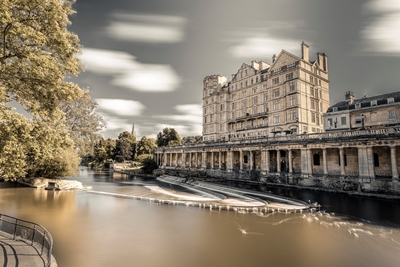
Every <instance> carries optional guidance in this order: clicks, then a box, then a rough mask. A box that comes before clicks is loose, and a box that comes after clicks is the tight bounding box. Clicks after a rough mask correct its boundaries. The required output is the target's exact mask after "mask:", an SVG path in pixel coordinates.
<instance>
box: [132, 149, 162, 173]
mask: <svg viewBox="0 0 400 267" xmlns="http://www.w3.org/2000/svg"><path fill="white" fill-rule="evenodd" d="M137 160H138V161H139V162H140V163H142V165H143V167H142V168H141V169H142V171H143V172H144V173H147V174H152V173H153V170H155V169H158V166H157V163H156V162H155V161H154V159H153V155H151V154H142V155H139V156H138V157H137Z"/></svg>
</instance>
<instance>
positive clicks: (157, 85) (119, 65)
mask: <svg viewBox="0 0 400 267" xmlns="http://www.w3.org/2000/svg"><path fill="white" fill-rule="evenodd" d="M80 58H81V60H82V63H83V65H84V67H85V69H86V71H90V72H93V73H97V74H101V75H104V74H106V75H110V76H112V79H111V81H110V83H111V84H112V85H115V86H122V87H126V88H128V89H131V90H135V91H144V92H170V91H174V90H176V89H177V88H178V87H179V85H180V82H181V79H180V77H179V76H178V75H177V73H176V72H175V70H174V69H173V68H172V67H171V66H170V65H158V64H144V63H141V62H139V61H137V60H136V57H134V56H132V55H130V54H128V53H126V52H122V51H112V50H102V49H94V48H83V49H82V54H81V55H80ZM155 77H157V79H155Z"/></svg>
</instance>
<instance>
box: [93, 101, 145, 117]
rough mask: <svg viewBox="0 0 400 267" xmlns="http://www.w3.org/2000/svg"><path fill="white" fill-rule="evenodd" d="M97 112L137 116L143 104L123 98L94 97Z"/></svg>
mask: <svg viewBox="0 0 400 267" xmlns="http://www.w3.org/2000/svg"><path fill="white" fill-rule="evenodd" d="M95 101H96V103H97V104H98V105H99V106H98V112H100V113H107V114H115V115H120V116H139V115H141V114H142V111H143V110H144V109H145V106H144V105H143V104H142V103H140V102H139V101H134V100H124V99H107V98H96V99H95Z"/></svg>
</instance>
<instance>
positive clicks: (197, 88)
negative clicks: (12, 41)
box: [69, 0, 400, 138]
mask: <svg viewBox="0 0 400 267" xmlns="http://www.w3.org/2000/svg"><path fill="white" fill-rule="evenodd" d="M74 10H75V11H76V13H75V14H73V15H72V16H71V17H70V20H71V22H72V24H71V25H70V26H69V30H70V31H72V32H74V33H75V34H77V35H78V37H79V39H80V42H81V45H82V53H81V54H80V55H78V56H79V57H80V59H81V62H82V64H83V66H84V68H85V72H83V73H81V74H80V75H79V76H78V77H76V78H74V81H75V82H76V83H78V84H79V85H80V86H81V88H89V89H90V90H91V91H92V96H93V99H94V100H95V101H96V102H97V103H98V109H97V112H98V113H99V114H100V115H102V116H103V119H104V120H105V121H106V123H107V128H106V129H104V130H103V131H102V135H103V136H104V137H105V138H117V137H118V134H119V133H120V132H122V131H131V129H132V124H133V123H135V131H136V135H137V137H138V138H141V137H142V136H147V137H153V138H155V137H156V135H157V133H158V132H160V131H162V129H164V128H165V127H172V128H175V129H176V130H177V131H178V133H179V134H180V136H181V137H184V136H189V135H201V134H202V126H201V123H202V109H201V103H202V82H203V78H204V77H205V76H208V75H212V74H218V73H221V74H222V75H224V76H226V77H227V78H228V81H229V80H230V77H231V74H234V73H236V72H237V70H238V69H239V68H240V66H241V65H242V63H248V64H249V63H250V62H251V61H252V60H263V61H265V62H267V63H271V61H272V56H273V55H274V54H276V55H278V54H279V53H280V52H281V50H282V49H284V50H286V51H288V52H290V53H292V54H294V55H297V56H299V57H301V50H300V44H301V42H302V41H304V42H305V43H306V44H308V45H309V46H310V59H311V60H316V54H317V53H318V52H321V53H326V54H327V55H328V65H329V66H328V67H329V80H330V103H331V105H333V104H335V103H337V102H339V101H342V100H344V96H345V92H346V91H352V92H354V94H355V97H356V98H361V97H362V96H364V95H368V96H373V95H378V94H383V93H389V92H394V91H399V84H400V30H399V29H400V1H398V0H349V1H346V2H345V3H344V2H342V1H337V0H279V1H277V0H246V1H237V0H113V1H110V0H77V2H76V3H75V4H74Z"/></svg>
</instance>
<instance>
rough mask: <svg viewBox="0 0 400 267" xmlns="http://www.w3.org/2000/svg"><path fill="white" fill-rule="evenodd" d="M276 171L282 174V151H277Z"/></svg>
mask: <svg viewBox="0 0 400 267" xmlns="http://www.w3.org/2000/svg"><path fill="white" fill-rule="evenodd" d="M276 171H277V172H281V151H280V150H277V151H276Z"/></svg>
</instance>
